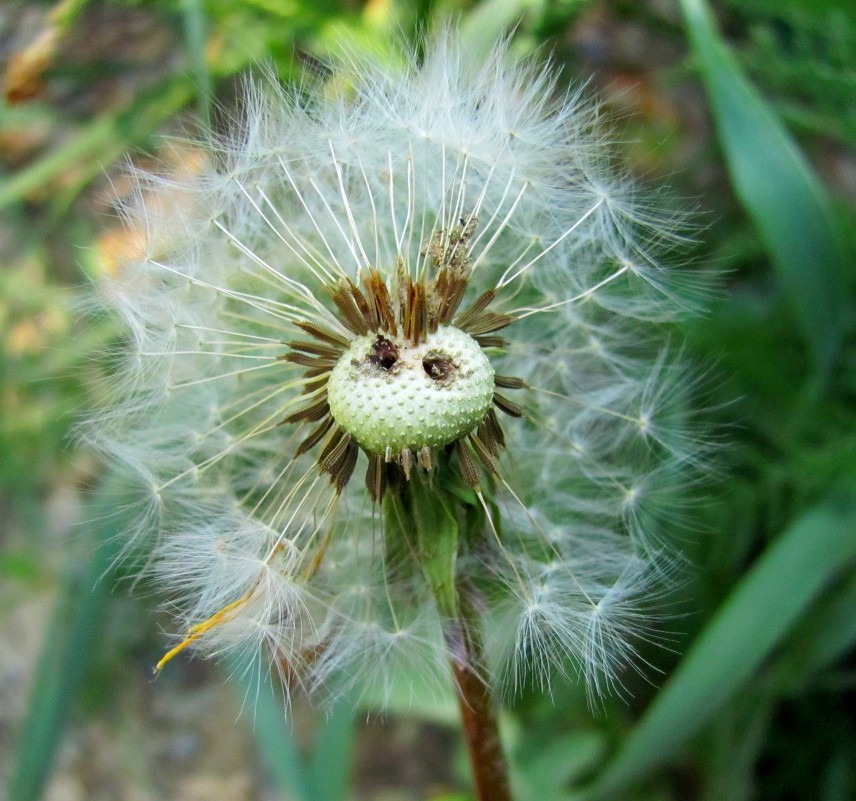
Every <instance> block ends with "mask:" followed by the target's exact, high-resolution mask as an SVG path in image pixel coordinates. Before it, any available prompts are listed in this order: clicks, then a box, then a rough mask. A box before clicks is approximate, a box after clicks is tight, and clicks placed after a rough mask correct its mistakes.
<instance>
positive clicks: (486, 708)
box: [446, 587, 511, 801]
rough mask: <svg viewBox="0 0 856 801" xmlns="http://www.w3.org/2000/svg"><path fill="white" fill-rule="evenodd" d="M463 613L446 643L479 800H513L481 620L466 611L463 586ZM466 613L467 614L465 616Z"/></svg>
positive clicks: (451, 625) (449, 629)
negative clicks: (488, 680) (488, 677)
mask: <svg viewBox="0 0 856 801" xmlns="http://www.w3.org/2000/svg"><path fill="white" fill-rule="evenodd" d="M458 589H459V603H460V605H461V610H462V612H461V616H460V617H459V618H458V619H457V620H456V621H454V622H453V623H452V624H450V626H449V627H448V629H447V631H446V644H447V647H448V649H449V656H450V660H451V663H452V671H453V673H454V676H455V684H456V685H457V689H458V704H459V706H460V709H461V722H462V724H463V731H464V737H465V739H466V741H467V752H468V755H469V758H470V767H471V769H472V774H473V783H474V785H475V793H476V799H477V801H511V789H510V787H509V783H508V770H507V767H506V762H505V754H504V752H503V749H502V741H501V740H500V737H499V725H498V720H497V716H496V709H495V706H494V703H493V693H491V690H490V687H489V686H488V685H487V684H486V683H485V680H484V673H485V668H484V652H483V648H482V642H481V636H480V634H479V631H478V628H477V623H476V621H475V620H474V619H473V616H472V615H466V611H465V610H468V609H469V607H470V606H471V604H470V603H469V601H468V598H467V596H466V590H465V588H461V587H459V588H458ZM464 615H466V617H464Z"/></svg>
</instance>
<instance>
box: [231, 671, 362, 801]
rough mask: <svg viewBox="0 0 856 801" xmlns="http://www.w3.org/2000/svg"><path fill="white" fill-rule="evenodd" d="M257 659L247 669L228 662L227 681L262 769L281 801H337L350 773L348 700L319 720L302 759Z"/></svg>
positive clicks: (351, 733) (282, 707)
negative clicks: (244, 716)
mask: <svg viewBox="0 0 856 801" xmlns="http://www.w3.org/2000/svg"><path fill="white" fill-rule="evenodd" d="M263 659H264V657H263V656H262V655H260V654H256V655H254V656H253V657H252V661H251V662H250V664H247V663H246V662H244V661H242V660H241V658H240V657H232V658H231V659H229V660H228V666H229V669H230V671H231V678H232V681H233V682H234V684H235V686H236V688H237V690H238V692H239V693H240V695H241V698H242V699H243V702H244V704H245V706H246V712H247V715H248V717H249V720H250V724H251V725H252V727H253V733H254V735H255V739H256V745H257V747H258V751H259V755H260V757H261V760H262V763H263V765H264V767H265V769H266V771H267V773H268V775H269V776H270V777H271V779H273V781H274V783H275V784H276V786H277V787H278V788H279V790H280V792H281V793H282V796H283V797H284V798H290V799H295V801H341V799H343V798H345V794H346V791H347V788H348V783H349V779H350V772H351V754H352V751H353V741H354V726H353V716H352V714H351V710H352V705H351V703H350V701H349V699H348V698H341V699H339V700H338V701H337V703H336V704H335V705H334V707H333V708H332V709H331V710H330V712H329V714H328V715H327V716H326V717H324V716H319V718H318V721H317V723H318V725H317V729H316V732H315V737H314V739H313V741H312V743H310V745H309V749H308V752H307V753H306V754H303V753H301V749H300V744H299V742H298V739H297V737H296V736H295V734H294V731H293V730H292V726H291V724H290V722H289V721H288V720H287V718H286V700H285V699H284V698H283V697H282V694H281V693H279V692H276V690H275V689H274V686H273V683H272V677H271V669H270V665H268V664H266V663H264V661H263Z"/></svg>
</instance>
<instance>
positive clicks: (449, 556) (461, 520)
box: [384, 455, 511, 801]
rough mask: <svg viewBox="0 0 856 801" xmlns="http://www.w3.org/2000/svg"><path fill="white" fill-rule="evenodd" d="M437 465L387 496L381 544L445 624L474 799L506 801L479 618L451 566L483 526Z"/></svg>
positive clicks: (446, 472) (480, 517) (503, 764)
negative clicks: (404, 560) (404, 563)
mask: <svg viewBox="0 0 856 801" xmlns="http://www.w3.org/2000/svg"><path fill="white" fill-rule="evenodd" d="M440 458H441V459H442V458H443V457H442V455H441V456H440ZM443 467H446V468H448V465H444V466H441V467H438V469H437V471H436V473H435V474H434V475H432V476H426V475H423V474H422V473H421V472H415V473H414V474H413V475H412V476H411V478H410V481H409V482H408V483H407V485H406V489H405V491H404V492H402V493H401V494H400V495H399V494H392V493H390V494H388V495H387V497H386V499H385V500H384V504H385V509H386V513H387V523H388V525H387V531H386V541H385V547H386V548H387V550H388V552H390V553H397V554H399V555H400V556H404V555H406V554H409V555H410V556H411V558H412V559H413V560H414V565H413V566H414V568H415V569H416V570H418V571H420V572H421V573H422V575H423V576H424V577H425V581H426V582H427V583H428V586H429V587H430V588H431V592H432V594H433V595H434V600H435V602H436V604H437V608H438V610H439V611H440V613H441V615H442V616H443V618H444V619H445V620H447V621H448V623H447V624H446V626H445V631H444V635H445V640H446V647H447V650H448V653H449V660H450V662H451V665H452V673H453V675H454V677H455V684H456V686H457V691H458V703H459V706H460V710H461V721H462V724H463V732H464V738H465V740H466V743H467V751H468V753H469V758H470V766H471V768H472V773H473V782H474V784H475V791H476V799H477V801H511V790H510V788H509V783H508V770H507V768H506V762H505V755H504V753H503V750H502V741H501V740H500V737H499V725H498V721H497V716H496V709H495V705H494V699H493V693H492V692H491V689H490V686H489V685H488V683H487V682H486V680H485V677H486V676H487V670H486V668H485V660H484V648H483V646H482V641H481V634H480V629H479V623H480V621H479V616H478V614H477V613H476V605H475V604H474V603H473V598H472V587H471V586H469V585H468V584H467V583H466V581H464V580H462V578H461V575H460V572H459V565H458V554H459V553H460V551H461V549H462V548H466V547H468V546H469V545H470V544H471V543H472V542H473V541H475V540H477V539H478V538H479V536H481V532H482V531H483V530H484V524H485V521H484V517H483V515H482V514H481V513H480V509H479V507H478V506H477V505H476V504H477V501H476V498H475V496H473V497H472V502H468V500H467V499H468V496H471V495H472V491H471V490H470V489H469V488H468V487H466V486H463V485H460V486H457V485H454V484H452V483H449V482H448V480H447V481H446V482H443V481H441V480H439V479H438V478H437V474H439V475H441V476H447V477H448V476H449V475H454V473H453V472H452V471H451V470H449V469H445V470H444V469H443ZM390 561H395V560H394V558H391V559H390ZM399 561H400V560H399Z"/></svg>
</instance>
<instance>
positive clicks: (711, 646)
mask: <svg viewBox="0 0 856 801" xmlns="http://www.w3.org/2000/svg"><path fill="white" fill-rule="evenodd" d="M848 501H849V502H848V503H846V504H842V503H839V502H837V501H832V500H830V501H829V502H827V503H825V504H823V505H821V506H819V507H816V508H815V509H813V510H812V511H809V512H807V513H806V514H804V515H803V516H802V517H801V518H799V519H798V520H797V521H796V522H795V523H794V524H793V525H791V526H790V527H789V528H788V529H787V530H786V531H785V532H784V533H783V534H782V535H781V536H780V537H779V539H777V540H776V541H775V542H774V543H773V544H772V545H770V546H769V547H768V548H767V551H766V552H765V553H764V555H763V556H762V557H761V558H760V559H759V560H758V562H757V563H756V564H755V566H754V567H753V568H752V569H751V571H750V572H749V573H747V574H746V576H745V577H744V578H743V580H742V581H741V582H740V584H738V586H737V587H736V589H735V590H734V591H733V592H732V594H731V596H730V597H729V598H728V599H727V601H726V602H725V603H724V604H723V606H722V607H721V609H720V610H719V612H718V613H717V615H716V616H715V617H714V618H713V620H712V621H711V622H710V623H709V624H708V626H707V627H706V628H705V630H704V631H703V632H702V633H701V634H700V635H699V637H698V639H697V641H696V642H695V644H694V645H693V647H692V650H691V651H690V652H689V653H688V654H687V656H686V657H685V659H684V660H683V662H682V663H681V665H680V666H679V668H678V670H677V671H676V672H675V674H674V675H673V676H672V678H671V679H670V680H669V682H668V683H667V684H666V686H665V687H664V688H663V689H662V690H661V692H660V693H659V695H658V696H657V698H656V699H655V700H654V702H653V703H652V704H651V706H650V707H649V709H648V710H647V712H646V713H645V715H644V716H643V717H642V719H641V720H640V721H639V723H638V724H637V725H636V727H635V728H634V729H633V731H632V732H631V733H630V735H629V737H628V738H627V740H626V741H625V744H624V747H623V748H622V749H621V751H619V753H618V755H617V756H616V758H615V759H613V761H612V762H611V763H610V764H609V765H607V768H606V770H605V772H604V773H603V775H602V777H601V778H600V779H599V780H598V781H597V782H596V784H595V785H594V787H593V789H592V791H591V796H590V797H591V798H617V797H620V796H618V795H616V793H617V791H618V790H620V789H621V788H623V787H625V786H626V785H627V784H628V783H630V782H632V781H634V780H636V779H639V778H641V777H642V776H644V775H645V774H647V773H648V772H650V771H652V770H654V769H656V768H657V767H658V766H660V765H662V764H663V763H664V762H666V761H667V760H668V759H669V758H670V757H671V756H672V755H674V754H675V752H676V751H677V750H678V749H679V748H680V747H681V746H682V745H683V744H684V743H685V742H686V741H687V740H688V739H689V738H690V737H692V736H693V735H694V734H695V733H696V732H697V731H698V730H699V729H700V728H701V727H702V726H704V724H705V723H706V722H707V721H708V720H710V718H711V717H713V716H714V715H715V714H716V712H717V710H718V709H720V708H721V707H722V705H723V704H725V703H726V702H727V701H728V700H729V698H731V697H732V696H733V695H734V694H735V693H736V692H737V691H738V690H739V689H740V688H741V687H742V686H743V684H744V682H745V681H746V680H747V679H748V678H749V677H750V676H751V674H752V673H753V672H755V671H756V670H757V669H758V667H759V666H760V665H761V664H762V662H763V661H764V660H765V659H766V658H767V657H768V656H769V654H770V652H771V651H772V649H773V648H774V647H775V646H776V645H777V644H778V643H779V642H780V641H781V640H782V639H783V638H784V637H785V635H786V634H788V632H789V630H790V629H791V627H792V626H793V625H794V623H795V622H796V621H797V620H798V619H799V617H800V615H802V614H803V613H804V612H805V611H806V610H807V609H808V607H809V606H810V605H811V603H812V601H813V600H814V599H815V598H816V597H817V595H818V594H819V593H820V591H821V590H822V589H823V588H824V587H825V586H827V585H828V584H829V582H830V581H831V580H832V579H834V578H835V577H836V576H837V575H839V574H840V573H841V572H842V571H843V570H844V569H845V568H846V567H847V566H848V565H849V564H850V563H852V562H853V561H854V560H856V536H854V531H856V500H854V499H852V498H851V499H848Z"/></svg>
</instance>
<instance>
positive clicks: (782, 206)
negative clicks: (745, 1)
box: [681, 0, 846, 374]
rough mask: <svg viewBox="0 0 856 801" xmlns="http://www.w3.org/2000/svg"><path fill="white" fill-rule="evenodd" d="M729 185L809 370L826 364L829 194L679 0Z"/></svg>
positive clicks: (831, 338) (833, 315)
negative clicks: (786, 299) (795, 327)
mask: <svg viewBox="0 0 856 801" xmlns="http://www.w3.org/2000/svg"><path fill="white" fill-rule="evenodd" d="M681 6H682V9H683V13H684V18H685V20H686V24H687V29H688V32H689V37H690V41H691V44H692V48H693V52H694V54H695V57H696V59H697V60H698V64H699V67H700V69H701V74H702V78H703V79H704V82H705V85H706V87H707V92H708V95H709V96H710V102H711V105H712V108H713V113H714V117H715V120H716V126H717V129H718V132H719V138H720V140H721V143H722V146H723V148H724V150H725V157H726V160H727V162H728V168H729V171H730V174H731V180H732V182H733V184H734V189H735V191H736V193H737V195H738V197H739V198H740V200H741V202H742V203H743V205H744V207H745V208H746V210H747V212H748V213H749V215H750V216H751V217H752V220H753V221H754V223H755V226H756V228H757V230H758V234H759V236H760V237H761V239H762V241H763V242H764V245H765V247H766V249H767V251H768V252H769V254H770V256H771V258H772V260H773V263H774V265H775V267H776V269H777V271H778V274H779V279H780V281H781V283H782V286H783V287H784V289H785V291H786V292H787V293H788V295H789V296H790V300H791V303H792V305H793V307H794V309H795V310H796V314H797V317H798V320H799V323H800V326H801V327H802V332H803V336H804V337H805V339H806V341H807V343H808V346H809V349H810V351H811V353H812V355H813V358H814V362H815V365H816V368H817V370H818V372H819V373H820V374H825V373H826V372H827V371H828V370H829V368H830V367H831V365H832V362H833V360H834V358H835V355H836V352H837V350H838V347H839V345H840V342H841V338H842V335H843V329H844V314H843V311H844V307H843V301H844V298H845V296H846V295H845V291H844V287H843V282H844V275H845V272H844V263H843V262H844V257H843V251H842V247H841V242H840V239H839V235H838V231H837V228H836V224H835V221H834V218H833V214H832V209H831V205H830V202H829V198H828V197H827V195H826V193H825V191H824V189H823V187H822V186H821V184H820V182H819V181H818V179H817V177H816V176H815V174H814V173H813V171H812V169H811V167H810V166H809V164H808V163H807V162H806V160H805V158H804V157H803V155H802V154H801V153H800V151H799V149H798V148H797V146H796V144H795V143H794V141H793V140H792V138H791V137H790V136H789V134H788V133H787V131H786V130H785V129H784V127H783V126H782V124H781V123H780V122H779V120H778V119H777V118H776V117H775V115H774V114H773V112H772V111H771V110H770V109H769V107H768V106H767V104H766V103H765V102H764V100H763V99H762V98H761V97H760V96H759V95H758V93H757V92H756V91H755V89H754V88H753V87H752V86H751V85H750V84H749V82H748V81H747V80H746V78H745V77H744V75H743V73H742V72H741V70H740V67H739V66H738V65H737V63H736V61H735V59H734V57H733V55H732V54H731V53H730V52H729V51H728V50H727V49H726V47H725V46H724V45H723V43H722V42H721V40H720V38H719V36H718V34H717V31H716V25H715V22H714V20H713V17H712V15H711V13H710V10H709V8H708V6H707V4H706V3H705V0H681Z"/></svg>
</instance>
